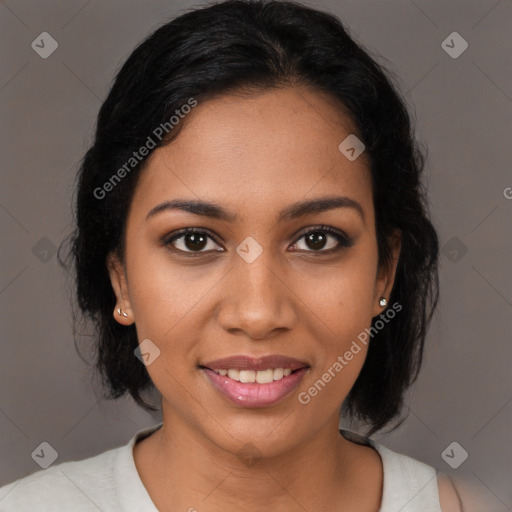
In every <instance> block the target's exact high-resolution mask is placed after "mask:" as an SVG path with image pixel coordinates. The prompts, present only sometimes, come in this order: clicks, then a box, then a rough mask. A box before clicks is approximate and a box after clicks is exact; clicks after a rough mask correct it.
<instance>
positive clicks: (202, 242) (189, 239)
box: [185, 233, 207, 250]
mask: <svg viewBox="0 0 512 512" xmlns="http://www.w3.org/2000/svg"><path fill="white" fill-rule="evenodd" d="M206 242H207V240H206V237H205V236H204V235H201V234H197V233H190V234H188V235H187V236H186V238H185V245H186V246H187V249H190V250H201V249H204V247H205V246H206Z"/></svg>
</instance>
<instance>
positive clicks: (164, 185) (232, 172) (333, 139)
mask: <svg viewBox="0 0 512 512" xmlns="http://www.w3.org/2000/svg"><path fill="white" fill-rule="evenodd" d="M180 122H182V123H184V124H183V127H182V130H181V132H180V134H179V135H178V136H177V138H176V139H175V140H173V141H172V142H171V143H170V144H168V145H167V146H165V147H162V148H159V149H157V150H155V151H154V152H153V153H152V155H151V156H150V157H149V159H148V161H147V162H146V165H145V167H144V169H143V170H142V171H141V172H142V175H141V177H140V179H139V182H138V185H137V189H136V191H135V197H134V204H133V206H134V208H136V209H138V208H141V209H142V208H145V209H146V210H147V209H149V208H151V207H152V206H154V204H156V203H157V202H159V201H165V200H169V199H172V198H173V197H178V196H179V197H189V198H194V199H197V198H201V199H209V200H213V201H215V202H222V203H223V204H225V205H233V208H232V209H233V210H237V213H240V209H242V210H244V211H247V212H248V211H250V210H251V209H255V210H256V211H260V210H261V209H262V208H270V207H271V205H276V204H279V205H282V204H284V203H287V202H289V203H292V202H295V201H297V200H298V199H301V198H308V197H318V196H323V195H327V194H329V195H333V193H336V192H337V193H340V194H343V195H346V196H350V197H353V198H354V199H355V200H357V201H358V202H360V203H364V204H366V207H365V209H367V208H368V207H369V204H368V202H370V203H371V197H372V195H371V194H372V192H371V179H370V174H369V169H368V166H367V161H366V158H365V154H364V153H363V154H362V155H361V156H360V157H359V158H357V159H356V160H355V161H349V160H348V159H347V158H346V157H345V156H344V155H343V154H342V153H341V152H340V150H339V149H338V146H339V145H340V143H341V142H342V141H343V140H344V139H345V138H346V137H347V136H348V135H350V134H351V133H353V132H354V128H353V125H352V123H351V120H350V118H349V117H348V116H346V115H345V114H343V113H342V111H341V110H340V109H339V108H337V107H336V106H335V104H334V103H333V102H332V101H329V99H328V98H327V97H326V96H325V95H322V94H320V93H316V92H314V91H311V90H309V89H306V88H291V87H290V88H284V89H276V90H270V91H265V92H262V93H259V94H255V95H251V96H239V95H226V96H222V97H218V98H216V99H213V100H208V101H205V102H204V103H199V104H198V105H197V106H196V107H195V108H194V109H193V110H192V111H191V112H190V113H189V114H188V115H187V116H186V117H185V119H184V120H182V121H180ZM240 216H242V217H243V216H244V215H243V211H242V213H241V214H240Z"/></svg>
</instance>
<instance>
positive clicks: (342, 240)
mask: <svg viewBox="0 0 512 512" xmlns="http://www.w3.org/2000/svg"><path fill="white" fill-rule="evenodd" d="M318 232H321V233H326V234H329V235H331V236H333V237H334V238H335V239H336V240H337V242H338V246H337V247H332V248H330V249H327V250H323V249H320V250H318V251H315V250H312V249H310V250H307V251H304V252H308V253H317V254H332V253H334V252H338V251H340V250H342V249H344V248H348V247H351V246H352V245H353V244H354V241H353V240H352V239H351V238H350V237H348V236H347V235H345V234H343V233H342V232H339V231H338V230H336V229H334V228H332V227H330V226H324V225H321V226H314V227H311V228H307V229H304V230H302V231H300V232H299V233H298V234H297V238H296V239H295V242H293V244H292V245H295V244H297V243H298V242H299V241H300V240H301V239H302V238H304V237H306V236H307V235H309V234H310V233H318ZM191 233H197V234H202V235H207V236H208V237H209V238H211V239H212V240H213V241H214V242H215V243H216V244H217V245H220V244H219V242H218V241H217V240H216V239H215V236H214V235H213V234H212V233H211V232H210V231H209V230H208V229H205V228H183V229H180V230H178V231H176V232H174V233H172V234H171V235H170V236H166V237H164V239H163V243H164V245H165V246H172V243H173V242H175V241H176V240H178V239H180V238H182V237H184V236H186V235H188V234H191ZM171 250H172V251H173V252H177V253H181V254H187V255H192V256H193V257H195V256H199V255H204V254H206V253H208V252H211V251H183V250H181V249H176V248H175V247H174V248H172V249H171ZM300 251H302V250H298V251H297V252H300ZM215 252H221V251H215Z"/></svg>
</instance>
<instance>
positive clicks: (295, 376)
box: [200, 355, 309, 407]
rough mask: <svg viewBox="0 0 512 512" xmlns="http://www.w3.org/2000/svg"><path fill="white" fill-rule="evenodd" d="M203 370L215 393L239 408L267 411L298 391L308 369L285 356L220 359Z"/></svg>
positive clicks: (206, 365)
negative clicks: (258, 408) (265, 409)
mask: <svg viewBox="0 0 512 512" xmlns="http://www.w3.org/2000/svg"><path fill="white" fill-rule="evenodd" d="M200 369H201V370H202V371H203V372H204V374H205V375H206V376H207V378H208V381H209V382H210V383H211V384H212V386H213V387H214V388H215V390H216V391H218V392H219V393H220V394H221V395H222V396H223V397H225V398H227V399H228V400H229V401H230V402H231V403H233V404H236V405H238V406H240V407H268V406H270V405H274V404H276V403H277V402H279V401H281V400H282V399H284V398H285V397H286V396H287V395H289V394H290V393H291V392H292V391H293V390H294V389H295V388H297V387H298V385H299V384H300V382H301V380H302V378H303V377H304V375H305V374H306V372H307V370H308V369H309V365H308V364H307V363H305V362H302V361H298V360H297V359H292V358H289V357H286V356H278V355H275V356H266V357H261V358H251V357H247V356H234V357H230V358H225V359H220V360H217V361H213V362H210V363H206V364H205V365H201V366H200Z"/></svg>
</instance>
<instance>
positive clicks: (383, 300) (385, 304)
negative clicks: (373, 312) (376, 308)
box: [379, 297, 388, 307]
mask: <svg viewBox="0 0 512 512" xmlns="http://www.w3.org/2000/svg"><path fill="white" fill-rule="evenodd" d="M387 304H388V301H387V300H386V299H385V298H384V297H381V298H380V300H379V305H380V306H382V307H384V306H387Z"/></svg>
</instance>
